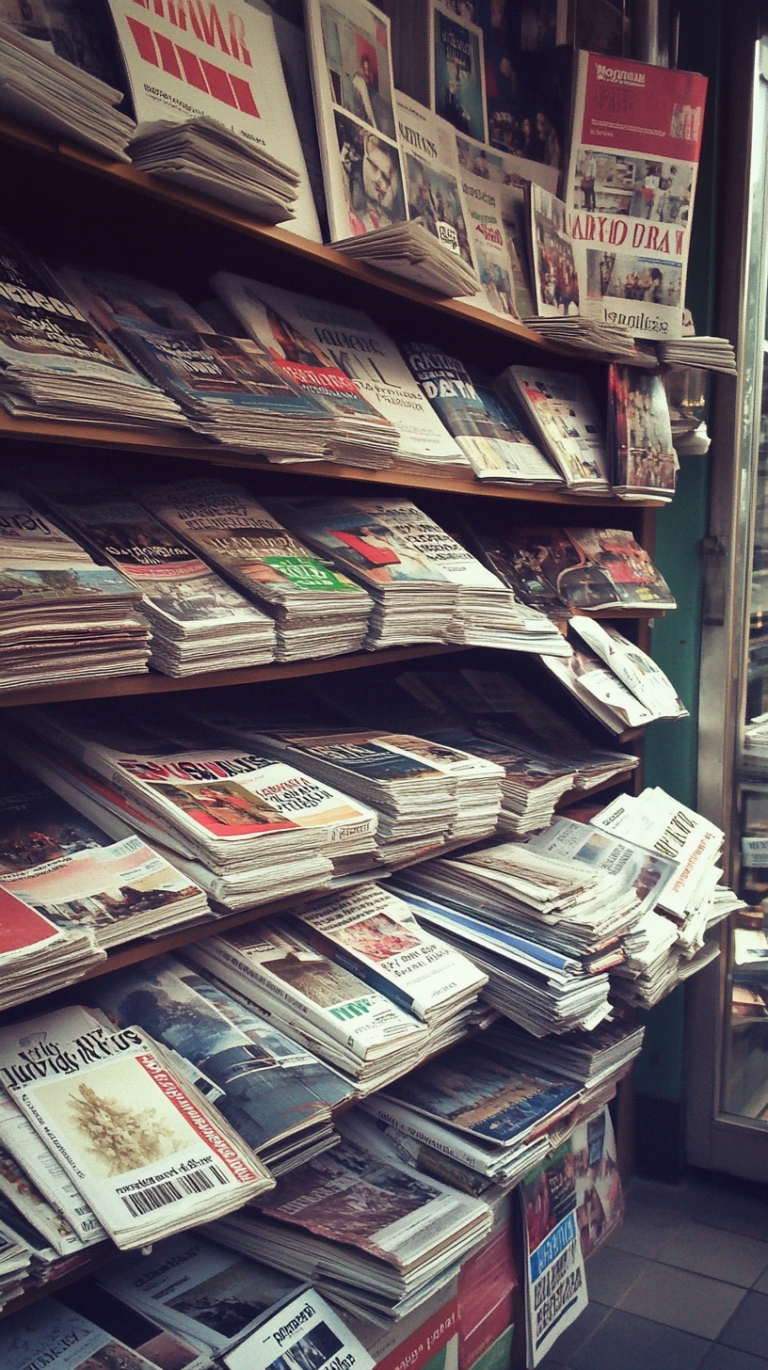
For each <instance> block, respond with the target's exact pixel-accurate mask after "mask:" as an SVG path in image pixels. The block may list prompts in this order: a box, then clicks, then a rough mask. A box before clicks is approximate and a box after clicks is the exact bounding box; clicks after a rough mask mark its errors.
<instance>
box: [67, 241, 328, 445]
mask: <svg viewBox="0 0 768 1370" xmlns="http://www.w3.org/2000/svg"><path fill="white" fill-rule="evenodd" d="M56 275H57V279H58V280H59V281H60V282H61V284H62V286H63V288H64V289H65V290H66V291H67V294H68V296H69V298H71V299H73V300H75V301H76V302H77V305H78V306H79V308H80V309H81V310H82V312H83V314H84V315H85V316H86V317H87V318H88V319H90V321H91V322H92V323H93V324H94V325H95V326H96V327H97V328H100V329H101V330H102V331H103V332H104V333H106V334H107V335H108V336H109V338H110V339H111V341H112V342H113V343H114V344H115V346H116V347H117V348H119V349H120V351H121V352H122V353H123V354H124V355H125V356H127V357H129V358H130V359H131V361H132V362H133V363H134V364H135V365H136V366H137V367H138V368H139V370H140V371H141V372H143V373H144V374H145V375H146V376H147V377H148V378H149V379H150V380H151V381H153V382H154V384H155V385H156V386H158V387H159V389H160V390H161V391H163V392H165V393H166V394H167V395H168V396H169V397H170V398H171V399H172V400H173V401H174V403H175V404H176V405H178V407H179V418H180V422H181V423H182V424H183V425H184V426H188V427H189V428H191V429H192V430H193V431H194V432H195V433H201V434H203V436H204V437H207V438H209V439H210V440H211V441H212V442H216V443H225V444H226V445H227V446H229V447H237V448H241V449H243V450H248V451H254V450H255V451H257V452H259V453H261V454H263V455H266V456H271V457H274V458H275V459H278V460H282V459H284V458H286V457H292V456H293V455H294V454H295V452H296V451H301V452H302V454H303V455H304V457H305V459H307V458H314V459H315V460H317V459H318V458H319V457H322V456H323V455H324V453H325V450H326V445H327V443H328V441H329V439H330V436H331V434H332V431H333V424H332V421H331V419H330V417H329V416H328V414H326V413H325V411H324V409H323V407H322V405H321V404H319V403H317V402H316V401H315V400H313V399H312V398H311V396H309V395H303V394H300V393H299V391H298V389H297V388H296V387H295V386H294V385H293V384H292V383H291V380H290V377H289V376H288V375H286V374H284V373H281V372H280V371H279V370H278V369H277V368H276V367H275V366H274V365H273V363H272V361H271V359H270V356H269V354H268V352H266V351H265V349H264V348H263V347H262V346H261V344H260V343H257V342H254V341H253V340H252V339H248V338H240V337H230V336H228V335H226V334H224V333H221V332H219V331H218V329H217V328H215V327H213V326H212V325H211V324H210V323H208V322H207V321H206V319H204V318H203V317H202V315H200V314H198V313H197V311H196V310H194V309H192V307H191V306H190V305H188V304H187V303H186V301H185V300H183V299H182V297H181V295H178V294H177V293H176V291H175V290H167V289H164V288H162V287H161V286H157V285H154V284H152V283H151V282H149V281H143V280H138V279H136V278H135V277H133V276H123V275H119V274H116V273H114V272H110V271H98V270H90V269H77V268H73V267H60V268H58V269H57V272H56ZM235 331H236V332H237V333H241V332H242V328H236V329H235Z"/></svg>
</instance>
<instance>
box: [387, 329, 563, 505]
mask: <svg viewBox="0 0 768 1370" xmlns="http://www.w3.org/2000/svg"><path fill="white" fill-rule="evenodd" d="M403 352H404V354H405V357H406V360H407V362H408V365H409V366H410V368H411V371H412V372H413V374H414V376H415V377H416V379H417V381H418V382H419V384H420V386H421V388H422V390H423V391H424V394H425V395H426V396H427V398H428V399H429V400H430V402H431V403H432V404H433V405H434V408H435V409H436V411H437V413H438V414H439V415H440V418H441V419H442V421H443V423H444V424H445V426H446V428H447V429H448V431H449V433H451V434H452V435H453V437H454V438H455V439H456V442H457V443H458V445H459V447H460V448H461V450H462V452H463V453H464V455H465V457H466V458H467V460H468V461H469V462H470V463H471V465H472V469H473V471H474V473H475V475H476V476H478V477H479V478H480V479H481V480H510V481H514V480H519V481H521V482H523V483H525V484H526V485H527V484H546V485H548V486H549V485H551V486H557V485H560V484H562V477H561V476H559V475H558V473H557V471H556V470H555V469H554V467H553V466H552V465H551V464H550V462H549V461H548V459H547V458H546V457H545V456H544V455H543V453H542V452H540V451H539V449H538V447H535V446H534V444H533V443H532V442H531V441H530V439H529V438H528V437H527V436H526V434H525V433H524V432H523V430H522V428H521V427H520V424H519V423H518V420H517V419H516V417H515V415H514V414H513V413H512V411H511V410H510V409H507V408H506V407H505V406H504V405H503V404H502V403H501V401H500V400H499V398H498V396H497V395H496V393H495V391H494V390H493V388H492V385H491V384H490V383H488V382H487V383H485V384H483V383H482V382H480V381H479V380H478V379H477V377H476V375H475V374H474V373H470V372H469V371H468V370H467V368H466V366H465V365H464V363H463V362H462V361H460V360H459V358H458V357H452V356H450V355H448V354H447V353H445V352H442V351H440V349H439V348H437V347H434V346H432V345H431V344H429V343H423V342H406V343H405V344H404V345H403Z"/></svg>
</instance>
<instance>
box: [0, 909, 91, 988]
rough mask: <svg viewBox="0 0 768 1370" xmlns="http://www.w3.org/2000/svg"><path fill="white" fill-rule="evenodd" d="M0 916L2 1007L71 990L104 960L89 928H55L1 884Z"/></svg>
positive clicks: (50, 920)
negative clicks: (0, 922) (0, 930)
mask: <svg viewBox="0 0 768 1370" xmlns="http://www.w3.org/2000/svg"><path fill="white" fill-rule="evenodd" d="M0 914H1V916H2V933H1V934H0V969H2V972H3V981H2V989H0V1008H10V1007H11V1005H12V1004H18V1003H23V1002H26V1001H27V1000H28V999H30V998H34V997H35V995H38V994H49V993H50V992H51V991H52V990H56V989H61V988H63V986H64V985H71V984H72V983H73V982H74V981H75V980H78V979H79V978H80V976H81V975H85V974H86V973H87V972H88V971H89V970H91V969H92V968H93V966H95V965H96V963H97V962H98V961H103V960H104V958H105V955H106V953H105V952H104V951H103V950H101V949H100V948H99V947H98V946H97V945H96V943H95V942H94V939H93V935H92V932H91V929H90V928H89V927H85V928H78V927H73V928H68V927H66V926H64V927H62V926H61V925H57V923H54V922H53V920H52V919H50V918H46V917H45V915H44V914H43V913H41V912H38V909H37V907H35V905H33V904H27V903H26V902H25V901H24V900H22V899H19V898H17V896H16V895H15V894H13V893H11V892H10V891H9V889H8V888H6V885H5V882H2V883H0Z"/></svg>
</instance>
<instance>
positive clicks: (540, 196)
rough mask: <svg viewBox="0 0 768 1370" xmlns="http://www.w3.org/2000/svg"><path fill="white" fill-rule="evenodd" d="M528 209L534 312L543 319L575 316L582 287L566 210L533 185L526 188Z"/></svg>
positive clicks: (577, 311)
mask: <svg viewBox="0 0 768 1370" xmlns="http://www.w3.org/2000/svg"><path fill="white" fill-rule="evenodd" d="M528 206H529V214H530V220H529V225H528V231H529V235H530V237H529V243H530V261H531V263H532V266H533V294H534V300H535V304H536V309H535V312H536V313H537V314H539V315H542V316H543V317H544V318H547V317H551V316H553V315H565V316H568V315H570V314H579V313H580V312H581V311H580V299H581V292H582V291H583V289H584V285H583V280H581V279H580V276H579V271H578V269H577V263H576V259H575V253H574V246H573V242H572V240H571V237H570V234H569V231H568V227H569V217H568V210H567V207H566V206H565V205H564V204H563V201H562V200H558V199H557V196H555V195H550V193H549V192H548V191H546V190H542V188H541V186H537V185H531V187H530V190H529V192H528Z"/></svg>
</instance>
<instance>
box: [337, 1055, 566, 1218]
mask: <svg viewBox="0 0 768 1370" xmlns="http://www.w3.org/2000/svg"><path fill="white" fill-rule="evenodd" d="M491 1031H492V1030H491ZM580 1098H581V1086H580V1085H579V1084H577V1083H576V1082H574V1081H573V1080H563V1079H559V1078H558V1077H557V1074H556V1073H555V1074H554V1075H553V1074H549V1073H548V1072H547V1071H545V1070H541V1069H536V1070H535V1071H534V1070H531V1069H530V1068H526V1067H525V1066H524V1065H523V1066H519V1065H515V1063H514V1062H513V1061H511V1060H510V1061H509V1062H506V1061H501V1060H499V1059H497V1058H496V1057H495V1053H494V1051H493V1048H492V1047H491V1046H490V1043H489V1042H488V1040H487V1037H486V1034H483V1037H482V1039H480V1040H479V1041H474V1042H468V1043H462V1044H460V1045H459V1046H456V1047H452V1048H451V1050H450V1051H449V1052H448V1053H447V1054H446V1055H445V1056H441V1057H440V1059H439V1060H437V1061H431V1062H430V1063H429V1065H428V1066H422V1067H421V1068H420V1069H419V1070H415V1071H413V1072H412V1073H411V1074H410V1075H408V1076H406V1077H405V1079H403V1080H398V1081H397V1082H396V1084H394V1085H390V1086H388V1088H387V1089H386V1091H384V1092H382V1093H381V1094H377V1095H375V1096H374V1097H373V1098H372V1099H367V1100H366V1101H365V1103H364V1104H363V1105H362V1107H363V1108H364V1109H365V1111H366V1113H370V1114H371V1115H372V1116H373V1117H374V1118H377V1119H378V1120H379V1122H380V1123H383V1124H385V1125H386V1126H387V1127H388V1128H389V1129H391V1130H392V1131H393V1132H394V1133H395V1134H396V1135H399V1137H400V1138H401V1145H402V1143H405V1146H406V1147H407V1146H408V1142H409V1141H410V1142H411V1146H412V1151H413V1154H414V1160H415V1163H416V1165H417V1167H418V1169H419V1170H422V1171H426V1172H427V1173H429V1174H434V1175H436V1176H437V1178H438V1179H440V1178H442V1179H444V1180H445V1181H447V1182H448V1183H454V1184H456V1186H457V1188H461V1189H464V1188H466V1189H467V1190H468V1191H469V1192H474V1193H476V1194H481V1193H482V1194H485V1197H486V1199H488V1198H489V1197H490V1195H489V1193H488V1189H489V1187H490V1186H491V1185H493V1186H494V1194H493V1197H494V1198H496V1197H498V1196H499V1195H500V1194H501V1193H504V1192H505V1191H507V1190H509V1189H511V1188H512V1187H513V1186H514V1185H515V1184H516V1183H517V1182H518V1180H520V1179H521V1178H522V1176H523V1175H525V1174H527V1173H528V1171H530V1170H532V1169H533V1168H534V1166H536V1165H537V1164H539V1163H540V1161H541V1160H542V1159H543V1157H544V1156H545V1155H546V1154H547V1152H548V1151H549V1150H550V1147H551V1144H552V1143H551V1133H552V1131H553V1130H554V1129H556V1128H557V1126H558V1124H560V1125H562V1123H563V1121H564V1119H566V1118H567V1117H568V1116H569V1115H572V1114H573V1112H574V1110H575V1108H576V1107H577V1105H578V1103H579V1101H580ZM414 1142H415V1143H416V1144H417V1148H413V1145H412V1144H413V1143H414ZM467 1172H469V1173H467Z"/></svg>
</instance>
